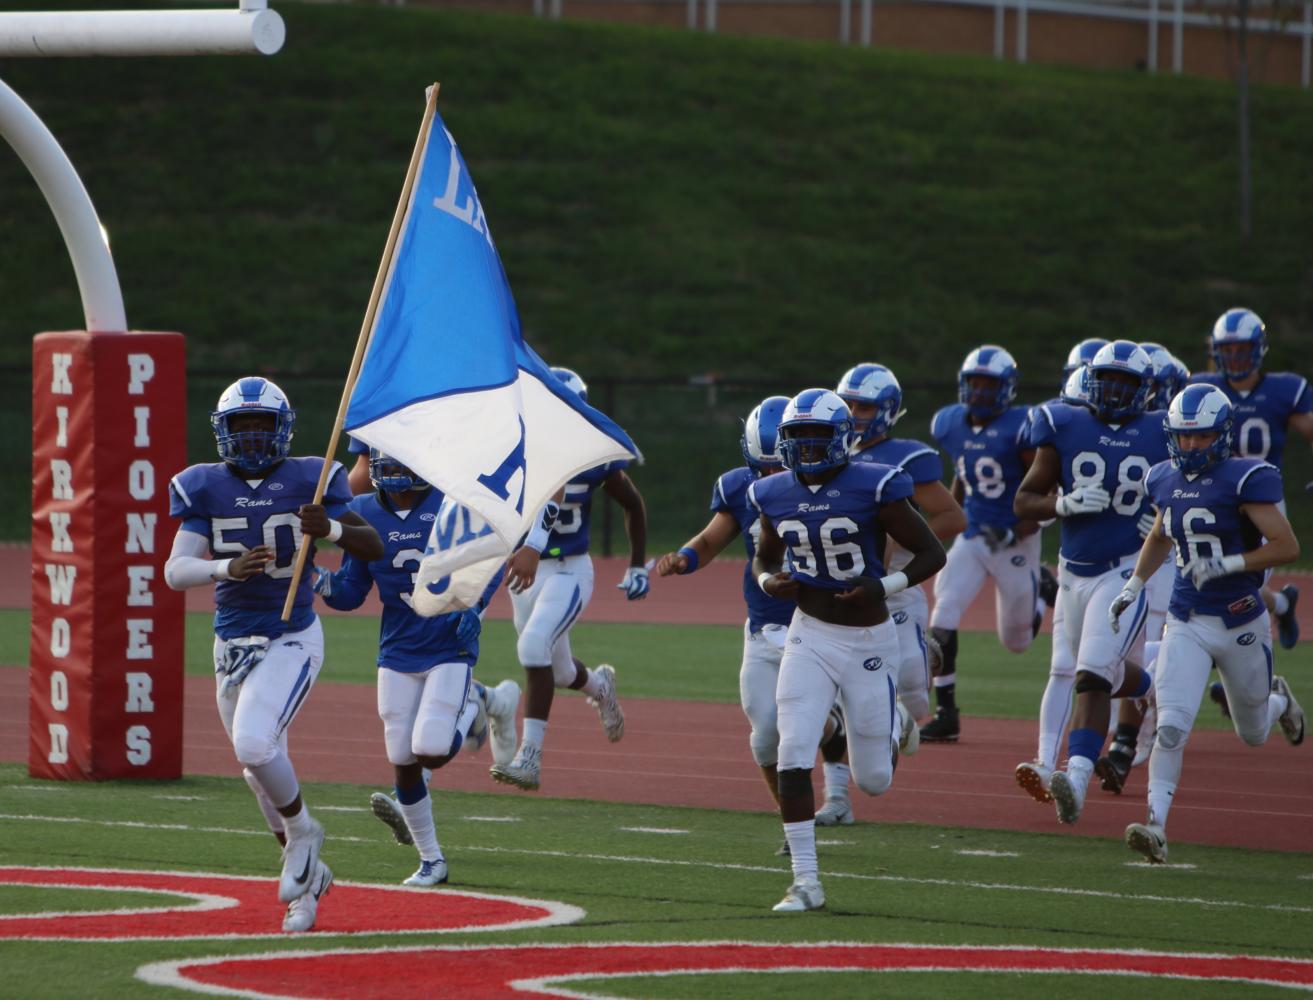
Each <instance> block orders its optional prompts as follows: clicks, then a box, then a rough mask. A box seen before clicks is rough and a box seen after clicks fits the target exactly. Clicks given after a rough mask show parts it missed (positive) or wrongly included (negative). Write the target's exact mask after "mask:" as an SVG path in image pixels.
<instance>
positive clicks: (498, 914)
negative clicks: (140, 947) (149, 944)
mask: <svg viewBox="0 0 1313 1000" xmlns="http://www.w3.org/2000/svg"><path fill="white" fill-rule="evenodd" d="M5 883H9V884H19V885H44V886H66V887H71V888H86V889H95V888H97V887H100V886H105V887H113V888H117V889H139V890H141V891H143V892H159V893H166V894H167V893H169V892H185V893H196V894H201V895H205V896H210V897H221V898H222V901H223V902H221V903H218V904H215V908H212V909H208V910H205V909H200V908H199V904H198V903H197V902H196V901H194V900H191V899H186V898H182V899H179V900H178V903H177V906H176V908H172V909H169V910H168V911H167V912H157V913H134V912H133V911H132V910H131V909H127V910H124V911H123V912H119V913H112V914H111V913H101V914H87V915H79V914H62V915H60V916H58V917H43V916H40V915H33V916H30V917H23V916H15V917H11V918H6V919H4V920H0V939H3V938H27V939H68V938H75V939H81V938H98V939H141V938H198V937H257V936H266V935H280V934H281V928H282V922H283V913H284V911H285V909H286V906H285V905H284V904H283V903H280V902H279V901H278V883H277V882H276V880H274V879H269V878H244V877H238V876H231V875H216V874H212V873H204V872H138V871H122V870H109V869H106V870H100V869H70V868H25V867H23V868H20V867H9V868H5V867H0V884H5ZM111 905H112V904H111ZM582 916H583V911H581V910H579V909H577V908H575V907H570V906H564V905H563V904H560V903H552V902H546V901H538V900H522V899H515V898H504V897H497V896H485V895H481V894H476V893H464V892H459V891H455V890H450V889H447V890H442V889H438V890H434V889H410V888H405V887H402V886H396V887H392V886H375V885H359V884H354V883H349V882H347V883H343V882H334V883H333V887H332V889H330V890H329V894H328V895H327V896H326V897H325V898H324V899H323V900H322V902H321V903H320V908H319V917H318V920H317V922H316V927H315V930H316V932H317V933H321V934H385V933H393V934H404V933H412V934H413V933H450V932H453V931H474V930H505V929H510V928H513V927H526V926H527V927H534V926H544V925H552V924H559V923H568V922H572V921H574V920H577V919H579V918H580V917H582Z"/></svg>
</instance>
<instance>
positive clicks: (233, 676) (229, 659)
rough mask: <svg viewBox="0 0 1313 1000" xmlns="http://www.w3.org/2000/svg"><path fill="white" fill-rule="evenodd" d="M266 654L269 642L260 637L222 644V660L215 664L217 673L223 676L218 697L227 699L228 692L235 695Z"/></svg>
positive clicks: (232, 640) (254, 636) (248, 637)
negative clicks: (217, 669)
mask: <svg viewBox="0 0 1313 1000" xmlns="http://www.w3.org/2000/svg"><path fill="white" fill-rule="evenodd" d="M268 652H269V640H268V639H266V638H265V637H264V636H262V635H248V636H243V637H242V638H240V639H229V640H228V641H227V642H226V643H224V647H223V654H222V655H223V659H222V661H220V662H219V663H218V664H217V666H218V668H219V672H220V673H222V674H223V683H222V684H220V685H219V697H220V698H225V697H227V695H228V692H230V691H232V692H234V693H235V692H236V690H237V689H238V688H239V687H241V686H242V681H244V680H246V678H247V676H248V675H249V674H250V673H251V671H252V670H254V669H255V668H256V667H258V666H259V665H260V661H261V660H263V659H264V657H265V654H266V653H268Z"/></svg>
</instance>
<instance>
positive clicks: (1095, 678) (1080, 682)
mask: <svg viewBox="0 0 1313 1000" xmlns="http://www.w3.org/2000/svg"><path fill="white" fill-rule="evenodd" d="M1090 691H1102V692H1103V693H1104V694H1108V695H1110V694H1112V683H1111V682H1110V681H1108V680H1105V679H1104V678H1102V677H1100V676H1099V675H1098V674H1092V673H1090V672H1089V671H1088V670H1082V671H1080V672H1079V673H1077V674H1076V693H1077V694H1085V693H1087V692H1090Z"/></svg>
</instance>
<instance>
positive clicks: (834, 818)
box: [785, 799, 853, 844]
mask: <svg viewBox="0 0 1313 1000" xmlns="http://www.w3.org/2000/svg"><path fill="white" fill-rule="evenodd" d="M852 823H853V804H852V801H851V800H850V799H826V800H825V805H823V806H821V808H820V809H819V810H817V812H816V825H817V826H852ZM785 843H786V844H787V843H788V841H785Z"/></svg>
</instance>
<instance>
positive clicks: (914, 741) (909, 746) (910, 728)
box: [895, 701, 921, 757]
mask: <svg viewBox="0 0 1313 1000" xmlns="http://www.w3.org/2000/svg"><path fill="white" fill-rule="evenodd" d="M895 708H896V710H897V712H898V724H899V725H900V726H901V727H902V728H901V730H900V731H899V734H898V752H899V753H901V754H903V755H904V756H907V757H910V756H912V754H914V753H916V751H917V748H918V747H919V746H920V745H921V727H920V726H918V725H917V724H916V720H915V719H914V718H912V713H911V712H909V711H908V710H907V708H906V706H905V705H903V703H902V702H901V701H900V702H897V703H896V704H895Z"/></svg>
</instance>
